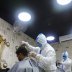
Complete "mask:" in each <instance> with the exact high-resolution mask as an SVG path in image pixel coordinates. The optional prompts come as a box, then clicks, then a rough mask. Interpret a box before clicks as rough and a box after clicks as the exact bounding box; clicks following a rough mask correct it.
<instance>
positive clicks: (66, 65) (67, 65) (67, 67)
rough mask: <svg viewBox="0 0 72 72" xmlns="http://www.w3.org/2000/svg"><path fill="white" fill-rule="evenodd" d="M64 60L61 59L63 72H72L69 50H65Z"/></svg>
mask: <svg viewBox="0 0 72 72" xmlns="http://www.w3.org/2000/svg"><path fill="white" fill-rule="evenodd" d="M62 58H63V59H62V61H61V64H62V70H63V72H72V69H71V67H72V60H71V59H70V58H69V55H68V52H67V51H65V52H64V53H63V54H62Z"/></svg>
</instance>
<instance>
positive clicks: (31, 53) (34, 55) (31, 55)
mask: <svg viewBox="0 0 72 72" xmlns="http://www.w3.org/2000/svg"><path fill="white" fill-rule="evenodd" d="M36 55H37V54H36V53H35V52H33V51H32V52H30V53H29V57H30V58H36Z"/></svg>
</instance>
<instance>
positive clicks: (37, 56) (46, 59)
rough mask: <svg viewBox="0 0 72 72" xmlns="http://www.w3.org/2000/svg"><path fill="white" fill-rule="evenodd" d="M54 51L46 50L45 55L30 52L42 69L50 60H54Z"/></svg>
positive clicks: (45, 67)
mask: <svg viewBox="0 0 72 72" xmlns="http://www.w3.org/2000/svg"><path fill="white" fill-rule="evenodd" d="M54 54H55V53H53V51H48V54H47V56H46V57H44V56H42V55H41V54H35V55H34V54H32V57H34V58H35V59H36V60H37V62H38V64H39V66H40V67H41V68H43V69H47V67H48V65H50V64H51V62H52V61H54V59H55V60H56V58H55V55H54Z"/></svg>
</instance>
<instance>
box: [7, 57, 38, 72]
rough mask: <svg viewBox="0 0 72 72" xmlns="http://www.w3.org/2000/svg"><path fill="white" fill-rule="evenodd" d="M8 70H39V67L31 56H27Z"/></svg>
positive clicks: (13, 71) (21, 71) (16, 71)
mask: <svg viewBox="0 0 72 72" xmlns="http://www.w3.org/2000/svg"><path fill="white" fill-rule="evenodd" d="M8 72H39V69H38V67H36V66H35V65H34V64H33V63H32V61H31V60H30V59H29V58H25V59H24V60H22V61H20V62H18V63H16V64H15V65H14V66H13V67H12V68H11V69H10V70H9V71H8Z"/></svg>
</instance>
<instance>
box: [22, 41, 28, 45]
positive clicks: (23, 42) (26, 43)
mask: <svg viewBox="0 0 72 72" xmlns="http://www.w3.org/2000/svg"><path fill="white" fill-rule="evenodd" d="M21 43H22V44H25V45H28V44H29V43H28V42H25V41H22V42H21Z"/></svg>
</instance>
